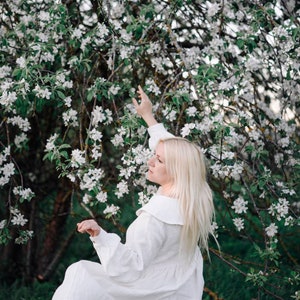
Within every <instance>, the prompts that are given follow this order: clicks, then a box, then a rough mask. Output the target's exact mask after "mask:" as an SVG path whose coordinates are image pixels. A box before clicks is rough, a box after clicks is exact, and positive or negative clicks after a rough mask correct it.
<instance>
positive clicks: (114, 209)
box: [103, 204, 120, 215]
mask: <svg viewBox="0 0 300 300" xmlns="http://www.w3.org/2000/svg"><path fill="white" fill-rule="evenodd" d="M119 210H120V207H119V206H115V205H114V204H111V205H107V207H106V208H105V209H104V211H103V213H104V214H112V215H116V214H117V213H118V211H119Z"/></svg>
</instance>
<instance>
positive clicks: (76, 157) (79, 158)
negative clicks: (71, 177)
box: [71, 149, 85, 167]
mask: <svg viewBox="0 0 300 300" xmlns="http://www.w3.org/2000/svg"><path fill="white" fill-rule="evenodd" d="M84 163H85V152H84V151H81V150H79V149H74V150H73V151H72V158H71V166H72V167H78V166H81V165H83V164H84Z"/></svg>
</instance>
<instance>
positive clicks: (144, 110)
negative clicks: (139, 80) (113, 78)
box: [132, 85, 157, 126]
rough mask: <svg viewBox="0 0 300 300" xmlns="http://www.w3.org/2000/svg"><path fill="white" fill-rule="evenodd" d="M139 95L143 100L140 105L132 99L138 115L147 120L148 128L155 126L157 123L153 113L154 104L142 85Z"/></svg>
mask: <svg viewBox="0 0 300 300" xmlns="http://www.w3.org/2000/svg"><path fill="white" fill-rule="evenodd" d="M138 94H139V98H140V99H141V103H140V104H139V103H138V102H137V100H136V99H135V98H133V99H132V102H133V105H134V107H135V109H136V112H137V114H138V115H140V116H141V117H142V118H143V119H144V120H145V122H146V123H147V125H148V126H152V125H155V124H156V123H157V121H156V120H155V118H154V116H153V113H152V103H151V101H150V99H149V97H148V96H147V95H146V93H145V92H144V91H143V89H142V88H141V86H140V85H139V86H138Z"/></svg>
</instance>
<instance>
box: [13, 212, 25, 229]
mask: <svg viewBox="0 0 300 300" xmlns="http://www.w3.org/2000/svg"><path fill="white" fill-rule="evenodd" d="M27 222H28V220H27V219H26V218H25V217H24V216H23V215H22V214H21V213H19V212H18V213H15V214H14V215H13V217H12V219H11V223H12V224H13V225H17V226H24V225H25V224H26V223H27Z"/></svg>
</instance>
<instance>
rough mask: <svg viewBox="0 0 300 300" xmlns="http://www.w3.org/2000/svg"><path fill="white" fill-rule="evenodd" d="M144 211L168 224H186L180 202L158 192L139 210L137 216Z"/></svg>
mask: <svg viewBox="0 0 300 300" xmlns="http://www.w3.org/2000/svg"><path fill="white" fill-rule="evenodd" d="M143 211H145V212H147V213H149V214H150V215H152V216H153V217H155V218H157V219H158V220H160V221H162V222H164V223H167V224H173V225H183V224H184V222H183V218H182V215H181V213H180V207H179V202H178V200H177V199H174V198H169V197H166V196H162V195H158V194H156V195H154V196H153V197H152V198H151V199H150V201H149V202H148V203H147V204H145V205H144V206H143V207H141V208H140V209H139V210H137V212H136V214H137V216H139V215H140V214H141V213H142V212H143Z"/></svg>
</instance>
